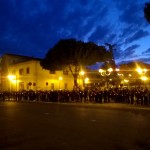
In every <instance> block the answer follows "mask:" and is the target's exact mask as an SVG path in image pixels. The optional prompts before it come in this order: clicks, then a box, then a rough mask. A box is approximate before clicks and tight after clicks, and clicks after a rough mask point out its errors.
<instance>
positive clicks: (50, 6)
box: [0, 0, 150, 63]
mask: <svg viewBox="0 0 150 150" xmlns="http://www.w3.org/2000/svg"><path fill="white" fill-rule="evenodd" d="M146 2H148V1H147V0H0V55H3V54H4V53H15V54H19V55H27V56H34V57H40V58H43V57H44V56H45V54H46V53H47V51H48V50H49V48H52V47H53V46H54V45H55V44H56V43H57V42H58V41H59V40H60V39H68V38H75V39H77V40H82V41H85V42H87V41H92V42H94V43H96V44H98V45H103V44H104V43H110V44H117V49H116V51H115V52H114V53H115V60H116V62H117V63H120V62H122V61H130V60H140V61H144V62H146V63H150V24H149V23H148V22H147V21H146V20H145V18H144V13H143V8H144V4H145V3H146Z"/></svg>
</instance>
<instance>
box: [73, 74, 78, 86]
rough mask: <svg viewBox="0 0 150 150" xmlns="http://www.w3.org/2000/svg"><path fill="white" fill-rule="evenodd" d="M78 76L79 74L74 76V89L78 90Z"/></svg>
mask: <svg viewBox="0 0 150 150" xmlns="http://www.w3.org/2000/svg"><path fill="white" fill-rule="evenodd" d="M77 80H78V75H77V74H74V89H77V88H78V82H77Z"/></svg>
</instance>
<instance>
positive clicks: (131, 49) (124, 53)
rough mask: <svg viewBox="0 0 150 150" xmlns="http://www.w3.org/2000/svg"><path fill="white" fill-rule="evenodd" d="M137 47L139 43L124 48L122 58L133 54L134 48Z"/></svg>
mask: <svg viewBox="0 0 150 150" xmlns="http://www.w3.org/2000/svg"><path fill="white" fill-rule="evenodd" d="M139 47H140V45H137V44H135V45H132V46H129V47H127V48H126V49H125V50H124V52H123V54H122V56H123V57H124V58H126V57H128V58H129V57H133V56H135V50H136V49H137V48H139Z"/></svg>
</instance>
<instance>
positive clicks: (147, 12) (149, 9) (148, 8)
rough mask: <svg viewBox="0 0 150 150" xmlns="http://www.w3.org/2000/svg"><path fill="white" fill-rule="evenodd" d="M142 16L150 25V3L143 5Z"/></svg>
mask: <svg viewBox="0 0 150 150" xmlns="http://www.w3.org/2000/svg"><path fill="white" fill-rule="evenodd" d="M144 16H145V18H146V20H147V21H148V22H149V23H150V2H148V3H146V4H145V7H144Z"/></svg>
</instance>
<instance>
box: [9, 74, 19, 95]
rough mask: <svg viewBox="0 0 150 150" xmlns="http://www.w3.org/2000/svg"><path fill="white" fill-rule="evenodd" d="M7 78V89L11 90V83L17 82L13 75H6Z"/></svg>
mask: <svg viewBox="0 0 150 150" xmlns="http://www.w3.org/2000/svg"><path fill="white" fill-rule="evenodd" d="M7 78H8V79H9V90H10V92H11V83H16V84H17V80H16V76H15V75H8V76H7Z"/></svg>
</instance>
